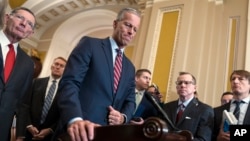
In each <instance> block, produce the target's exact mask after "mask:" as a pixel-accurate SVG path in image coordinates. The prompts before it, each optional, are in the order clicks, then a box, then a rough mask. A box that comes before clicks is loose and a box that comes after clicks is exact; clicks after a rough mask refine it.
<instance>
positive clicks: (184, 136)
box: [58, 117, 193, 141]
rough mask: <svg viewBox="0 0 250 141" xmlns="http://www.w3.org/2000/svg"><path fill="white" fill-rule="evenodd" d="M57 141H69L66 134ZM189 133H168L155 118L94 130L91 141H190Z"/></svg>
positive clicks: (191, 136)
mask: <svg viewBox="0 0 250 141" xmlns="http://www.w3.org/2000/svg"><path fill="white" fill-rule="evenodd" d="M58 140H59V141H70V139H69V136H68V135H67V134H63V135H61V136H60V137H59V138H58ZM192 140H193V135H192V134H191V133H190V132H189V131H182V130H180V131H169V129H168V127H167V124H166V123H165V122H164V121H163V120H161V119H159V118H156V117H151V118H148V119H147V120H145V122H144V123H143V124H142V125H131V124H126V125H112V126H111V125H110V126H101V127H97V128H96V129H95V137H94V140H93V141H192Z"/></svg>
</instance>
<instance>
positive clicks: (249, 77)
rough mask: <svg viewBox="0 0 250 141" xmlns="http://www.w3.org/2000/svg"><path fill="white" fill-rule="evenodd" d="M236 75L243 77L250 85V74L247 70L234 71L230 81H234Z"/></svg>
mask: <svg viewBox="0 0 250 141" xmlns="http://www.w3.org/2000/svg"><path fill="white" fill-rule="evenodd" d="M234 74H237V75H240V76H241V77H245V78H246V79H247V80H248V83H250V73H249V71H246V70H234V71H233V73H232V74H231V76H230V81H231V80H232V76H233V75H234Z"/></svg>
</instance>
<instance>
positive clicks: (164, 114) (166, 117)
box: [144, 92, 180, 131]
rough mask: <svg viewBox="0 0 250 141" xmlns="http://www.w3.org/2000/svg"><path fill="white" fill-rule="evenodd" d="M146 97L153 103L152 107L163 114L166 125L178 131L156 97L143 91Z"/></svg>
mask: <svg viewBox="0 0 250 141" xmlns="http://www.w3.org/2000/svg"><path fill="white" fill-rule="evenodd" d="M144 94H145V96H146V98H147V99H149V101H150V102H151V103H152V104H153V105H154V107H155V108H156V109H157V110H158V111H159V112H160V113H161V114H162V115H163V117H164V118H165V120H166V121H167V123H168V125H169V126H170V127H171V128H172V129H173V130H174V131H180V130H179V129H178V128H177V127H175V126H174V124H173V123H172V122H171V120H170V119H169V117H168V115H167V113H166V112H165V111H164V110H163V109H162V108H161V106H160V105H159V104H158V102H157V101H156V99H155V98H154V97H153V96H152V95H151V94H150V93H148V92H145V93H144Z"/></svg>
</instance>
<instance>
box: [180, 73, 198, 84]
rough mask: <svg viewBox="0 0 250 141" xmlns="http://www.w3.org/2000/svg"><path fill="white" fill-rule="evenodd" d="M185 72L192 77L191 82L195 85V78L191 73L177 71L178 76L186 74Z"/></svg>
mask: <svg viewBox="0 0 250 141" xmlns="http://www.w3.org/2000/svg"><path fill="white" fill-rule="evenodd" d="M186 74H188V75H191V77H192V80H193V82H194V85H196V78H195V77H194V76H193V75H192V74H191V73H189V72H183V71H182V72H179V76H181V75H186Z"/></svg>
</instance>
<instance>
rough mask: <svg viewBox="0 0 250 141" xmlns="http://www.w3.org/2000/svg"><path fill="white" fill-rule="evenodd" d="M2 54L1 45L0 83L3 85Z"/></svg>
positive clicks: (0, 47)
mask: <svg viewBox="0 0 250 141" xmlns="http://www.w3.org/2000/svg"><path fill="white" fill-rule="evenodd" d="M3 64H4V63H3V53H2V46H1V44H0V74H1V76H0V79H1V80H0V81H2V83H4V80H3V68H4V66H3Z"/></svg>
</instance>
